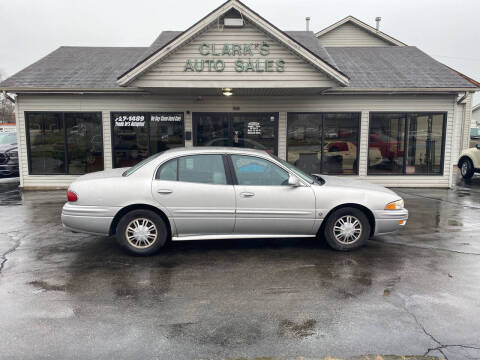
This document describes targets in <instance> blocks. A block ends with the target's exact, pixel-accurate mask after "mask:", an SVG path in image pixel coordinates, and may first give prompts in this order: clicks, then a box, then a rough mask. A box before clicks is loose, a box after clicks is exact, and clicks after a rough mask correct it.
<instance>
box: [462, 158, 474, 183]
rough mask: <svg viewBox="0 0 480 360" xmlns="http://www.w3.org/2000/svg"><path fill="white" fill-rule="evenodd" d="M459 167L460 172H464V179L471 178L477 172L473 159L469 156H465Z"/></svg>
mask: <svg viewBox="0 0 480 360" xmlns="http://www.w3.org/2000/svg"><path fill="white" fill-rule="evenodd" d="M459 168H460V174H462V177H463V178H464V179H470V178H471V177H472V176H473V173H474V172H475V169H474V168H473V164H472V161H471V160H470V159H468V158H463V159H462V161H460V164H459Z"/></svg>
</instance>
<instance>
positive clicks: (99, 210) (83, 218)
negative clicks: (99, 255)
mask: <svg viewBox="0 0 480 360" xmlns="http://www.w3.org/2000/svg"><path fill="white" fill-rule="evenodd" d="M117 211H118V209H117V208H110V207H100V206H82V205H73V204H71V203H66V204H65V205H64V206H63V209H62V216H61V218H62V224H63V227H64V228H66V229H68V230H71V231H74V232H82V233H87V234H94V235H104V236H108V235H110V226H111V224H112V220H113V218H114V216H115V214H116V212H117Z"/></svg>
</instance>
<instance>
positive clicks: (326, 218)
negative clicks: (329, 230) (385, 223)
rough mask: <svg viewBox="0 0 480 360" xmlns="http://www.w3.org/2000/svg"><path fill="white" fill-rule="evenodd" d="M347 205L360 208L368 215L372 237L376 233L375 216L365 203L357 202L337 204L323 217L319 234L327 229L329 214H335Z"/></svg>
mask: <svg viewBox="0 0 480 360" xmlns="http://www.w3.org/2000/svg"><path fill="white" fill-rule="evenodd" d="M347 207H351V208H355V209H358V210H360V211H362V212H363V213H364V214H365V215H366V216H367V219H368V222H369V223H370V237H372V236H373V234H375V216H374V215H373V212H372V210H370V209H369V208H367V207H366V206H364V205H361V204H356V203H345V204H340V205H337V206H335V207H334V208H333V209H331V210H330V211H329V212H328V213H327V215H326V216H325V217H324V218H323V221H322V224H321V225H320V229H318V234H319V235H321V234H323V231H324V229H325V225H326V223H327V220H328V218H329V216H331V215H332V214H333V212H335V211H337V210H338V209H342V208H347Z"/></svg>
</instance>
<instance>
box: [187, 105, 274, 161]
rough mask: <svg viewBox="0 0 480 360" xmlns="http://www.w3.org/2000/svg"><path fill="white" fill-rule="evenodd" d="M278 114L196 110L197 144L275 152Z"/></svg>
mask: <svg viewBox="0 0 480 360" xmlns="http://www.w3.org/2000/svg"><path fill="white" fill-rule="evenodd" d="M277 118H278V116H277V114H274V113H195V114H194V126H195V145H196V146H233V147H242V148H252V149H259V150H265V151H266V152H268V153H269V154H275V153H276V147H277V146H276V130H277Z"/></svg>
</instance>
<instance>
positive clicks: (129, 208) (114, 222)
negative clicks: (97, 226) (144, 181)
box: [109, 204, 173, 238]
mask: <svg viewBox="0 0 480 360" xmlns="http://www.w3.org/2000/svg"><path fill="white" fill-rule="evenodd" d="M133 210H150V211H153V212H154V213H156V214H158V215H159V216H160V217H161V218H162V219H163V221H165V225H167V230H168V237H169V238H171V237H172V233H173V232H172V224H171V223H170V220H169V219H168V217H167V215H166V214H165V213H164V212H163V211H162V210H160V209H159V208H157V207H155V206H153V205H149V204H131V205H127V206H125V207H123V208H121V209H120V210H119V211H118V212H117V213H116V214H115V216H114V217H113V220H112V223H111V224H110V230H109V235H115V232H116V230H117V225H118V223H119V221H120V219H121V218H122V217H123V216H124V215H125V214H127V213H129V212H130V211H133Z"/></svg>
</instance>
